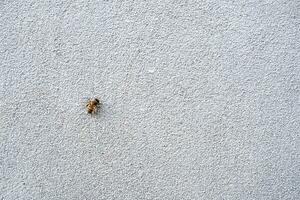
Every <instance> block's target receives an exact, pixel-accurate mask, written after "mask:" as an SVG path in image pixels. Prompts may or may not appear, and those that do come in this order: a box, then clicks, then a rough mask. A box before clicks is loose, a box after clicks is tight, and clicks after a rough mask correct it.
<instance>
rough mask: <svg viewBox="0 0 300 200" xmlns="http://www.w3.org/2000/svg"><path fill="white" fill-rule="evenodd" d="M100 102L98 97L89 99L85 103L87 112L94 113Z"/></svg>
mask: <svg viewBox="0 0 300 200" xmlns="http://www.w3.org/2000/svg"><path fill="white" fill-rule="evenodd" d="M100 104H101V102H100V101H99V99H97V98H94V99H90V100H89V101H88V103H87V104H86V109H87V112H88V113H89V114H96V113H97V110H98V106H100Z"/></svg>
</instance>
